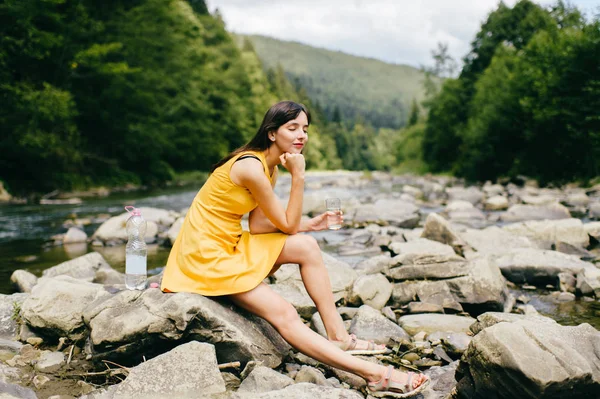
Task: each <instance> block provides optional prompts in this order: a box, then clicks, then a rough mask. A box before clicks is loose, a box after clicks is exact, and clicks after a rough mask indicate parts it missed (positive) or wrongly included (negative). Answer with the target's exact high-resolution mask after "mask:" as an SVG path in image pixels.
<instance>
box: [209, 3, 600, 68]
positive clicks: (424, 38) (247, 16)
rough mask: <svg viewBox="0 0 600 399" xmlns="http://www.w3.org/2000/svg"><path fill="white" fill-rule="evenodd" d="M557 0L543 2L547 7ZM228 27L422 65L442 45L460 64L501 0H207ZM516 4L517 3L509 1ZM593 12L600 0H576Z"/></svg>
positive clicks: (356, 53)
mask: <svg viewBox="0 0 600 399" xmlns="http://www.w3.org/2000/svg"><path fill="white" fill-rule="evenodd" d="M555 2H556V1H554V0H539V1H538V3H540V4H542V5H549V4H554V3H555ZM207 3H208V6H209V9H210V10H211V11H213V10H214V9H215V8H218V9H219V11H220V13H221V15H222V16H223V19H224V20H225V24H226V26H227V29H228V30H230V31H232V32H236V33H245V34H260V35H265V36H271V37H274V38H277V39H282V40H293V41H298V42H301V43H305V44H309V45H311V46H315V47H324V48H327V49H331V50H340V51H343V52H345V53H349V54H354V55H359V56H364V57H371V58H376V59H380V60H383V61H386V62H390V63H398V64H409V65H413V66H419V65H423V64H430V63H431V50H432V49H434V48H436V47H437V43H439V42H443V43H446V44H448V49H449V52H450V54H451V55H452V56H453V57H454V58H455V59H456V60H457V61H459V60H460V59H461V58H462V57H463V56H465V55H466V54H467V52H468V51H469V48H470V43H471V41H472V40H473V38H474V37H475V34H476V33H477V31H478V30H479V27H480V25H481V23H482V22H483V21H484V20H485V19H486V18H487V16H488V14H489V13H490V12H492V11H493V10H494V9H495V8H496V7H497V5H498V0H477V1H473V0H418V1H413V2H409V1H397V0H353V1H352V0H303V1H294V2H291V1H286V0H207ZM504 3H505V4H507V5H509V6H512V5H514V4H515V3H516V0H504ZM573 3H574V4H575V5H577V6H578V7H579V8H580V9H581V10H586V11H588V12H591V11H592V10H593V9H594V7H597V5H598V2H597V0H576V1H573Z"/></svg>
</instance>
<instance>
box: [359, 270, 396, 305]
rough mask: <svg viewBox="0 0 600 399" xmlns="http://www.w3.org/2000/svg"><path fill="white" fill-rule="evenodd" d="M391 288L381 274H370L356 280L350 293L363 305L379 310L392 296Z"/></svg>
mask: <svg viewBox="0 0 600 399" xmlns="http://www.w3.org/2000/svg"><path fill="white" fill-rule="evenodd" d="M392 288H393V286H392V284H391V283H390V282H389V281H388V279H387V278H386V277H385V276H384V275H383V274H371V275H364V276H360V277H359V278H357V279H356V281H355V282H354V286H353V288H352V292H353V294H354V295H355V296H357V297H358V298H360V301H361V302H362V303H363V304H365V305H369V306H371V307H372V308H374V309H378V310H381V309H382V308H383V307H384V306H385V305H386V304H387V301H388V300H389V299H390V297H391V296H392Z"/></svg>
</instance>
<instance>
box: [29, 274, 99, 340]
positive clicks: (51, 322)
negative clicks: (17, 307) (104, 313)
mask: <svg viewBox="0 0 600 399" xmlns="http://www.w3.org/2000/svg"><path fill="white" fill-rule="evenodd" d="M109 295H110V294H109V293H108V292H107V291H106V290H105V289H104V288H103V287H102V286H101V285H98V284H93V283H88V282H85V281H82V280H77V279H75V278H73V277H70V276H68V275H60V276H57V277H54V278H47V277H44V278H41V279H40V280H39V282H38V284H37V285H36V286H35V287H34V288H33V290H32V291H31V294H30V295H29V297H28V298H27V299H26V300H25V302H23V306H22V312H21V314H22V317H23V319H24V320H25V321H26V322H27V323H28V324H29V325H30V326H31V327H34V328H36V329H39V330H41V331H44V333H45V334H47V335H50V336H55V337H64V336H66V337H69V338H70V339H72V340H80V339H82V338H84V337H85V336H86V335H87V331H86V330H87V329H86V326H85V325H84V322H83V317H82V315H83V310H84V309H85V307H86V306H87V305H89V304H91V303H92V302H94V301H95V300H98V299H100V298H105V297H107V296H109Z"/></svg>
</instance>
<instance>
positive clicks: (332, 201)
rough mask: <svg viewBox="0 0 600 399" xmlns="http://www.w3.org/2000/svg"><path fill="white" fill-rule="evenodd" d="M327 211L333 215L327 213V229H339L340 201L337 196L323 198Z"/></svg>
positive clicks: (340, 220) (340, 225) (340, 216)
mask: <svg viewBox="0 0 600 399" xmlns="http://www.w3.org/2000/svg"><path fill="white" fill-rule="evenodd" d="M325 206H326V207H327V212H333V215H327V228H328V229H329V230H339V229H341V228H342V201H341V200H340V199H339V198H327V199H326V200H325Z"/></svg>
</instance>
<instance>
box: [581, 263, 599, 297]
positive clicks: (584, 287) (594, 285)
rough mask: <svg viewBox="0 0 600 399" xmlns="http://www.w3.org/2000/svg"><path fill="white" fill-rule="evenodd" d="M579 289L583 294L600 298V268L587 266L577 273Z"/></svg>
mask: <svg viewBox="0 0 600 399" xmlns="http://www.w3.org/2000/svg"><path fill="white" fill-rule="evenodd" d="M576 287H577V290H579V291H580V292H581V294H582V295H594V296H595V297H596V298H600V269H598V268H596V267H593V268H592V267H587V268H585V269H583V270H581V271H580V272H579V273H577V286H576Z"/></svg>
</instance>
